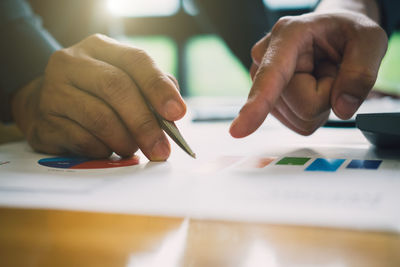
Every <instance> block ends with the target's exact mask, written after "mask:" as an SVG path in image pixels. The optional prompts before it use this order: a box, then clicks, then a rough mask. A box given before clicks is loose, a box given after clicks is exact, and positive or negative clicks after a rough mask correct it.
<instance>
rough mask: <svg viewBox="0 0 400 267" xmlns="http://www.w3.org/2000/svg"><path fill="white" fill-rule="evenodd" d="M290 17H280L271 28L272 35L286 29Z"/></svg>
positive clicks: (290, 19)
mask: <svg viewBox="0 0 400 267" xmlns="http://www.w3.org/2000/svg"><path fill="white" fill-rule="evenodd" d="M292 18H293V17H292V16H284V17H281V18H280V19H279V20H278V21H277V22H276V23H275V25H274V26H273V27H272V30H271V32H272V33H276V32H279V31H281V30H282V29H284V28H286V27H287V26H288V25H289V24H290V23H291V21H292Z"/></svg>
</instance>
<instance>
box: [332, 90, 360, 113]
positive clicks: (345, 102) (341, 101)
mask: <svg viewBox="0 0 400 267" xmlns="http://www.w3.org/2000/svg"><path fill="white" fill-rule="evenodd" d="M360 104H361V100H360V99H359V98H357V97H355V96H352V95H349V94H342V95H340V96H339V97H338V99H337V100H336V103H335V111H336V112H337V113H339V114H337V115H340V116H341V117H343V118H346V119H347V118H351V116H353V114H354V113H355V112H356V111H357V109H358V108H359V107H360Z"/></svg>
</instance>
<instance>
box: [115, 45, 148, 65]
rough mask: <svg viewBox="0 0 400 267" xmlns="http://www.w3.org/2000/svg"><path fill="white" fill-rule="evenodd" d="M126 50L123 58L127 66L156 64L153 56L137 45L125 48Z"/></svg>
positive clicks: (122, 54)
mask: <svg viewBox="0 0 400 267" xmlns="http://www.w3.org/2000/svg"><path fill="white" fill-rule="evenodd" d="M124 49H125V51H123V52H122V53H121V57H122V58H121V60H122V62H125V64H126V65H127V66H131V65H133V66H134V67H135V66H136V67H137V66H142V67H143V66H148V65H155V62H154V60H153V58H152V57H151V56H150V55H149V54H148V53H147V52H146V51H145V50H143V49H140V48H137V47H127V48H124Z"/></svg>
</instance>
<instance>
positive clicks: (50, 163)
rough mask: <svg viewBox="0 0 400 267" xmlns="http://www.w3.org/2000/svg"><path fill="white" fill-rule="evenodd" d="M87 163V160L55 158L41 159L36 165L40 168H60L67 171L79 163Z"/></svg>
mask: <svg viewBox="0 0 400 267" xmlns="http://www.w3.org/2000/svg"><path fill="white" fill-rule="evenodd" d="M86 161H89V159H88V158H73V157H69V158H65V157H56V158H46V159H41V160H39V161H38V163H39V164H40V165H42V166H46V167H51V168H60V169H69V168H72V167H74V166H76V165H79V164H81V163H84V162H86Z"/></svg>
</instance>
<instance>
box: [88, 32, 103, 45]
mask: <svg viewBox="0 0 400 267" xmlns="http://www.w3.org/2000/svg"><path fill="white" fill-rule="evenodd" d="M107 38H108V37H107V36H105V35H104V34H101V33H95V34H92V35H90V36H89V37H86V39H84V42H85V43H86V42H87V43H89V44H93V43H98V42H103V41H105V40H106V39H107Z"/></svg>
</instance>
